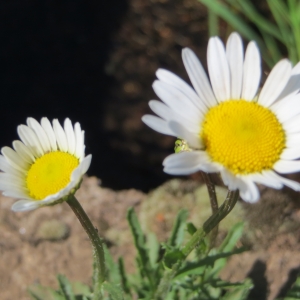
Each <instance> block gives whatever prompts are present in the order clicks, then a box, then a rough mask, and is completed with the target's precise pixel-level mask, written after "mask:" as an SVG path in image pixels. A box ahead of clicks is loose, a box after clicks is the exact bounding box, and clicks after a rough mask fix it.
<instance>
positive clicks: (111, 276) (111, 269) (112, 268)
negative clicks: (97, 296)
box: [103, 246, 121, 284]
mask: <svg viewBox="0 0 300 300" xmlns="http://www.w3.org/2000/svg"><path fill="white" fill-rule="evenodd" d="M103 249H104V256H105V263H106V266H107V268H106V270H107V273H108V274H107V275H108V277H107V278H108V281H109V282H112V283H116V284H120V283H121V275H120V272H119V267H118V264H117V263H115V262H114V260H113V258H112V256H111V254H110V252H109V249H108V248H107V246H104V247H103Z"/></svg>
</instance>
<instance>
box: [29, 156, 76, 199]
mask: <svg viewBox="0 0 300 300" xmlns="http://www.w3.org/2000/svg"><path fill="white" fill-rule="evenodd" d="M78 165H79V160H78V158H76V157H75V156H74V155H72V154H70V153H66V152H61V151H55V152H50V153H46V154H45V155H43V156H41V157H40V158H38V159H36V161H35V162H34V163H33V165H32V166H31V167H30V169H29V171H28V174H27V180H26V181H27V188H28V190H29V195H30V197H32V198H34V199H36V200H42V199H44V198H46V197H47V196H49V195H53V194H55V193H57V192H59V191H60V190H61V189H63V188H65V187H66V186H67V185H68V184H69V183H70V181H71V174H72V172H73V171H74V170H75V169H76V167H77V166H78Z"/></svg>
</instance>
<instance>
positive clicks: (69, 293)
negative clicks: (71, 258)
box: [57, 274, 75, 300]
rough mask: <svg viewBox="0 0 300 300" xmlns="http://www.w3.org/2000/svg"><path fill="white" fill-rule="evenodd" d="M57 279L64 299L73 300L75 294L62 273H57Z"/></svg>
mask: <svg viewBox="0 0 300 300" xmlns="http://www.w3.org/2000/svg"><path fill="white" fill-rule="evenodd" d="M57 280H58V283H59V287H60V290H61V292H62V294H63V295H64V297H65V299H66V300H75V295H74V293H73V290H72V286H71V283H70V282H69V280H68V279H67V277H65V276H64V275H61V274H58V275H57Z"/></svg>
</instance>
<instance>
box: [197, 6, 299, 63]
mask: <svg viewBox="0 0 300 300" xmlns="http://www.w3.org/2000/svg"><path fill="white" fill-rule="evenodd" d="M199 1H200V2H201V3H203V4H204V5H205V6H207V8H208V9H209V14H214V15H216V16H218V17H220V18H221V19H223V20H224V21H226V22H227V23H228V24H229V25H230V26H231V27H232V28H233V29H234V30H237V31H238V32H239V33H241V34H242V35H243V36H244V37H245V38H247V39H248V40H255V41H256V42H257V43H258V45H259V47H260V50H261V52H262V56H263V59H264V61H265V62H266V63H267V64H268V65H269V67H273V66H274V64H275V63H276V62H277V61H278V60H279V59H281V58H282V57H284V56H286V55H287V56H288V57H289V59H290V60H291V61H292V62H293V63H294V64H296V63H297V62H298V61H299V60H300V2H299V1H295V0H289V1H285V0H267V1H266V2H267V4H268V9H269V11H268V12H267V13H269V14H271V15H272V16H273V19H272V18H267V17H265V16H264V15H263V13H262V12H260V11H259V10H258V8H257V7H256V6H255V5H254V4H253V3H252V1H251V0H224V1H222V2H221V1H219V0H199ZM267 13H266V12H265V13H264V14H267ZM209 27H210V28H212V29H211V30H210V32H211V33H212V34H214V35H218V32H217V28H218V19H217V18H216V17H214V19H213V20H212V19H211V18H210V19H209ZM279 49H283V51H282V52H281V50H279Z"/></svg>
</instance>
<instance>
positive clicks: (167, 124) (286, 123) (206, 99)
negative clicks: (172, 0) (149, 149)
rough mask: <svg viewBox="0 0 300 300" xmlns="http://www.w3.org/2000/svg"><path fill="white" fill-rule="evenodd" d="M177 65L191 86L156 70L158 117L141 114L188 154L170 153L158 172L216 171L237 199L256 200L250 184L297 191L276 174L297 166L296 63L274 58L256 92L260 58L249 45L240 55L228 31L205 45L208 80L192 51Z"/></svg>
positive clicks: (299, 73) (299, 100)
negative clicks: (181, 141) (181, 66)
mask: <svg viewBox="0 0 300 300" xmlns="http://www.w3.org/2000/svg"><path fill="white" fill-rule="evenodd" d="M182 58H183V63H184V66H185V68H186V71H187V73H188V75H189V78H190V80H191V82H192V84H193V87H194V89H192V88H191V87H190V86H189V85H188V84H186V83H185V82H184V81H183V80H182V79H180V78H179V77H177V76H176V75H174V74H173V73H171V72H169V71H166V70H163V69H159V70H158V71H157V73H156V75H157V77H158V80H156V81H155V82H154V84H153V88H154V91H155V93H156V94H157V95H158V97H159V98H160V99H161V100H162V101H163V102H164V103H162V102H159V101H156V100H152V101H150V102H149V105H150V107H151V109H152V110H153V111H154V112H155V113H156V114H157V115H158V116H159V117H160V118H159V117H156V116H152V115H145V116H144V117H143V121H144V122H145V123H146V124H147V125H148V126H150V127H151V128H152V129H154V130H156V131H158V132H160V133H164V134H168V135H171V136H175V137H180V138H182V139H184V140H186V141H187V143H188V145H189V147H190V148H192V149H193V151H190V152H181V153H175V154H172V155H170V156H168V157H167V158H166V159H165V160H164V162H163V165H164V171H165V172H166V173H169V174H173V175H186V174H191V173H194V172H196V171H198V170H201V171H204V172H208V173H210V172H220V174H221V177H222V179H223V181H224V183H225V184H226V185H227V186H228V188H229V189H230V190H236V189H238V190H239V191H240V196H241V198H242V199H243V200H245V201H248V202H255V201H257V200H258V199H259V191H258V188H257V186H256V185H255V182H256V183H260V184H264V185H266V186H269V187H272V188H276V189H280V188H282V187H283V185H286V186H289V187H290V188H292V189H294V190H297V191H298V190H300V184H299V183H297V182H295V181H292V180H289V179H286V178H284V177H282V176H279V175H278V173H282V174H286V173H293V172H298V171H300V161H298V160H295V159H297V158H299V157H300V94H298V91H299V89H300V64H297V65H296V66H295V67H294V68H292V65H291V63H290V61H289V60H287V59H283V60H281V61H279V62H278V63H277V64H276V65H275V67H274V68H273V69H272V71H271V73H270V74H269V76H268V78H267V80H266V83H265V84H264V86H263V88H262V90H261V92H260V93H259V94H258V87H259V83H260V78H261V61H260V54H259V50H258V47H257V45H256V43H255V42H253V41H252V42H250V43H249V44H248V47H247V49H246V53H245V57H244V51H243V44H242V39H241V37H240V36H239V35H238V34H237V33H232V34H231V35H230V37H229V39H228V41H227V44H226V48H225V47H224V45H223V43H222V42H221V40H220V39H219V38H218V37H212V38H210V40H209V43H208V50H207V62H208V72H209V78H210V81H209V80H208V78H207V76H206V74H205V71H204V69H203V67H202V65H201V63H200V61H199V60H198V59H197V57H196V55H195V54H194V52H193V51H192V50H190V49H188V48H185V49H184V50H183V52H182Z"/></svg>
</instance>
